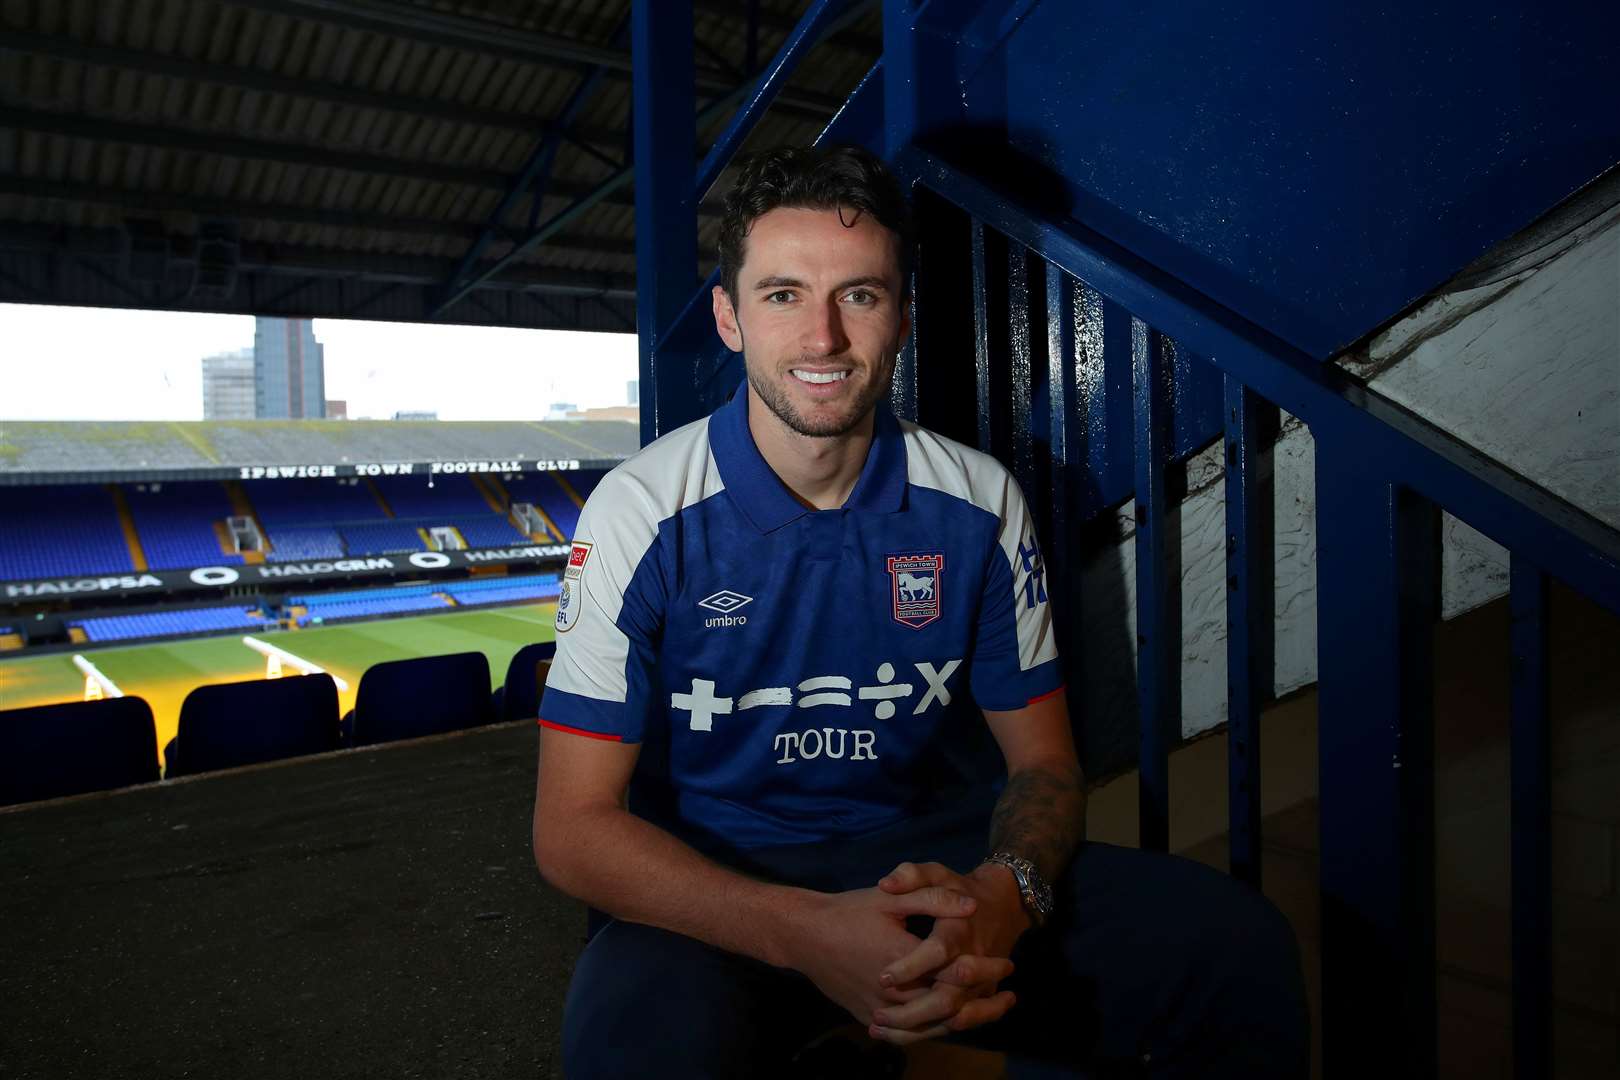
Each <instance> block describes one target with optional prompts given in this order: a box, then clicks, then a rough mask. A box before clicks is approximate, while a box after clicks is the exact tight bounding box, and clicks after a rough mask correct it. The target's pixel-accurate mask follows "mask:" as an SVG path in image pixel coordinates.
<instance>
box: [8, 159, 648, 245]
mask: <svg viewBox="0 0 1620 1080" xmlns="http://www.w3.org/2000/svg"><path fill="white" fill-rule="evenodd" d="M0 195H18V196H22V197H23V198H28V199H41V200H44V199H56V200H60V201H63V202H73V203H90V204H93V205H98V206H109V207H114V208H117V209H120V210H126V211H140V212H144V213H166V214H167V213H173V214H191V215H194V216H196V217H214V218H228V219H231V220H237V221H280V222H287V223H288V224H293V225H320V226H327V227H331V228H337V229H364V230H366V231H368V232H374V233H376V232H382V233H399V234H402V235H407V236H424V237H429V238H433V239H439V240H453V241H457V242H460V243H468V242H471V241H472V240H475V239H477V237H478V236H479V235H480V234H481V233H482V232H483V229H482V227H481V226H478V225H473V224H470V223H465V222H455V221H443V220H438V219H434V218H412V217H396V216H394V215H392V214H380V213H377V212H375V211H367V210H336V209H327V208H322V207H314V206H295V205H292V204H288V203H251V202H243V201H241V200H237V199H213V198H207V197H202V196H195V195H186V194H180V193H176V192H168V191H136V190H133V189H129V188H106V187H102V186H100V185H98V184H84V183H76V182H73V181H59V180H32V179H27V178H24V177H18V176H0ZM500 238H501V239H505V240H511V239H513V237H512V236H511V234H510V232H509V231H506V230H503V231H502V233H501V234H500ZM553 246H554V247H556V248H560V249H562V250H564V251H571V252H577V253H581V254H586V253H589V254H597V255H617V256H625V257H628V256H631V255H634V254H635V244H634V243H633V242H631V241H629V240H624V239H622V238H620V237H616V236H579V235H575V236H573V237H571V238H569V239H566V240H558V241H557V242H556V243H554V244H553Z"/></svg>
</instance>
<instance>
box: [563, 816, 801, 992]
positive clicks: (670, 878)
mask: <svg viewBox="0 0 1620 1080" xmlns="http://www.w3.org/2000/svg"><path fill="white" fill-rule="evenodd" d="M534 841H535V861H536V863H537V864H538V865H539V867H540V872H541V874H542V875H544V877H545V878H546V880H547V881H549V882H550V883H551V884H552V885H554V886H555V887H556V888H558V889H560V890H562V891H563V892H565V893H568V894H569V895H570V896H574V897H576V898H578V899H580V900H583V901H584V902H585V903H587V904H590V905H591V906H592V907H595V908H598V909H600V910H602V911H605V912H607V913H608V914H610V915H613V916H615V917H616V918H620V919H625V920H628V921H631V922H638V923H644V924H646V925H648V926H656V927H659V928H660V929H664V930H671V931H674V932H675V933H678V934H683V935H685V936H687V937H691V938H696V939H697V940H699V941H703V942H707V943H708V944H710V945H714V946H716V947H718V948H721V949H725V950H726V951H728V952H734V953H739V954H741V955H744V956H750V957H753V958H754V959H756V960H760V961H763V962H765V963H767V964H772V965H774V966H777V967H790V966H793V956H794V950H793V943H794V942H795V941H796V940H797V939H798V936H799V935H800V931H801V928H802V923H803V918H804V916H805V915H806V914H807V913H808V911H809V909H810V908H811V907H812V906H813V905H814V904H815V902H816V900H817V898H818V897H819V895H820V894H817V893H813V892H810V891H809V890H806V889H797V888H792V887H789V886H784V885H772V884H769V883H767V882H762V881H757V880H755V879H753V878H750V877H747V876H745V875H743V874H739V873H736V872H734V871H731V870H728V869H726V868H725V867H722V866H720V865H718V864H716V863H714V862H711V861H710V860H708V859H706V858H704V857H703V856H702V855H700V854H698V853H697V852H696V851H694V850H693V849H692V848H690V847H688V846H687V845H686V844H684V843H682V842H681V841H680V840H678V839H676V838H675V837H674V836H672V835H670V834H669V833H668V832H666V831H664V830H663V829H660V828H658V827H657V826H655V825H651V824H648V823H647V822H645V821H643V820H642V819H640V818H638V817H636V816H635V815H633V814H631V813H629V812H628V811H626V810H623V809H621V808H617V807H602V808H596V809H591V810H588V811H579V812H576V813H573V814H571V815H570V817H569V820H568V821H567V822H566V823H565V824H564V823H561V822H554V823H552V824H551V825H550V827H549V828H536V830H535V836H534Z"/></svg>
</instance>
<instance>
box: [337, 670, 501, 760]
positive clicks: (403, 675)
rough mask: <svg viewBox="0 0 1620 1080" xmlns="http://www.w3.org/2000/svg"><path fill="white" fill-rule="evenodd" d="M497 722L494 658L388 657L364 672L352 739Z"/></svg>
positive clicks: (387, 738) (369, 740)
mask: <svg viewBox="0 0 1620 1080" xmlns="http://www.w3.org/2000/svg"><path fill="white" fill-rule="evenodd" d="M494 722H495V709H494V706H493V704H492V703H491V701H490V685H489V660H488V659H486V658H485V656H484V654H483V653H481V652H463V653H451V654H449V655H446V656H424V657H421V658H418V659H414V660H389V661H387V662H385V663H381V664H373V665H372V666H371V667H370V668H368V669H367V670H366V673H365V674H364V675H362V676H361V677H360V689H359V690H358V691H357V692H356V694H355V701H354V714H353V718H352V739H353V741H354V744H355V745H357V746H370V745H373V744H375V743H382V742H393V741H394V740H396V739H412V738H417V737H419V736H422V735H437V734H439V733H441V732H446V731H458V730H460V729H462V728H470V727H481V726H483V725H485V724H492V723H494Z"/></svg>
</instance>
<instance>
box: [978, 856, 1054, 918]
mask: <svg viewBox="0 0 1620 1080" xmlns="http://www.w3.org/2000/svg"><path fill="white" fill-rule="evenodd" d="M984 861H985V862H987V863H1000V864H1001V865H1002V866H1005V867H1006V868H1007V869H1008V870H1011V871H1012V876H1013V880H1014V881H1016V882H1017V883H1018V898H1019V899H1020V900H1022V901H1023V903H1024V910H1025V911H1027V912H1029V921H1030V922H1031V923H1033V924H1034V925H1035V926H1044V925H1046V920H1047V919H1048V918H1050V917H1051V915H1052V886H1050V885H1048V884H1047V883H1046V879H1045V878H1043V877H1041V872H1040V871H1039V870H1037V869H1035V864H1034V863H1032V862H1030V861H1029V860H1028V859H1024V858H1020V857H1019V856H1017V855H1014V854H1012V853H1011V852H1010V851H998V852H996V853H995V854H993V855H991V856H990V857H989V858H987V859H985V860H984Z"/></svg>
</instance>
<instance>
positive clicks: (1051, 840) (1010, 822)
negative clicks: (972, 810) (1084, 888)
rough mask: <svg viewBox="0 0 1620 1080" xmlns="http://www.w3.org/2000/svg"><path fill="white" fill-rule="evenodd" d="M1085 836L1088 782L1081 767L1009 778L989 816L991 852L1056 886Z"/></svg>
mask: <svg viewBox="0 0 1620 1080" xmlns="http://www.w3.org/2000/svg"><path fill="white" fill-rule="evenodd" d="M1085 836H1086V790H1085V778H1084V777H1083V776H1082V775H1081V772H1080V769H1079V766H1077V765H1074V764H1072V763H1060V762H1054V763H1051V764H1042V765H1026V766H1024V767H1022V768H1019V769H1017V770H1015V771H1014V772H1013V773H1012V775H1010V776H1009V777H1008V778H1007V786H1006V788H1005V789H1004V790H1003V791H1002V793H1001V798H1000V799H998V800H997V801H996V808H995V811H994V812H993V813H992V814H991V816H990V850H991V851H1008V852H1011V853H1012V854H1014V855H1020V856H1022V857H1023V858H1026V859H1028V860H1029V861H1030V862H1032V863H1034V864H1035V868H1036V869H1037V870H1039V871H1040V872H1041V876H1042V877H1044V878H1045V879H1046V880H1047V881H1056V880H1057V879H1058V877H1059V876H1060V875H1061V874H1062V873H1063V871H1064V869H1065V868H1066V867H1067V866H1068V865H1069V860H1070V859H1071V858H1072V857H1073V856H1074V853H1075V850H1076V849H1077V848H1078V847H1079V846H1080V841H1082V840H1084V839H1085Z"/></svg>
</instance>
